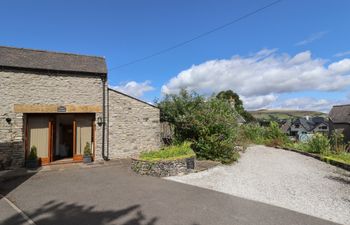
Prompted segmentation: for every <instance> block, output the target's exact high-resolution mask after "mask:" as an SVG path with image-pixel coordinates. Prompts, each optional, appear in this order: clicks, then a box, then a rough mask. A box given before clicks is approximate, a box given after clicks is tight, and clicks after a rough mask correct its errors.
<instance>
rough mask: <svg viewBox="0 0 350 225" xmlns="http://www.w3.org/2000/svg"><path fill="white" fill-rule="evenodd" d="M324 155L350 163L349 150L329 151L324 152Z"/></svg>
mask: <svg viewBox="0 0 350 225" xmlns="http://www.w3.org/2000/svg"><path fill="white" fill-rule="evenodd" d="M323 156H324V157H325V158H328V159H332V160H335V161H339V162H342V163H347V164H350V153H348V152H339V153H332V152H328V153H326V154H323Z"/></svg>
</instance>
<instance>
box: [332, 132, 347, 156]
mask: <svg viewBox="0 0 350 225" xmlns="http://www.w3.org/2000/svg"><path fill="white" fill-rule="evenodd" d="M330 144H331V149H332V151H334V152H336V153H342V152H345V151H346V147H347V146H346V143H345V141H344V134H343V133H342V131H340V130H334V132H333V133H332V135H331V138H330Z"/></svg>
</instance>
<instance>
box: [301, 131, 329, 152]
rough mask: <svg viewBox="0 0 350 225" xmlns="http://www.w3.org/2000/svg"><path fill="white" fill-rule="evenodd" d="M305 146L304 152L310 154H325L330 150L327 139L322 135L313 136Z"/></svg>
mask: <svg viewBox="0 0 350 225" xmlns="http://www.w3.org/2000/svg"><path fill="white" fill-rule="evenodd" d="M306 145H307V146H306V151H308V152H311V153H320V154H327V153H329V152H330V150H331V145H330V141H329V139H328V138H327V137H326V136H324V135H322V134H314V135H313V136H312V138H311V139H310V140H309V141H308V142H307V143H306Z"/></svg>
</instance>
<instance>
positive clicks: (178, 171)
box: [131, 157, 195, 177]
mask: <svg viewBox="0 0 350 225" xmlns="http://www.w3.org/2000/svg"><path fill="white" fill-rule="evenodd" d="M131 168H132V169H133V170H134V171H135V172H136V173H138V174H141V175H150V176H156V177H168V176H176V175H182V174H188V173H190V172H192V171H193V170H194V168H195V157H190V158H184V159H177V160H161V161H146V160H140V159H136V158H133V159H132V162H131Z"/></svg>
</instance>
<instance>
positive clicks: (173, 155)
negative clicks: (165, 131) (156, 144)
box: [140, 142, 195, 160]
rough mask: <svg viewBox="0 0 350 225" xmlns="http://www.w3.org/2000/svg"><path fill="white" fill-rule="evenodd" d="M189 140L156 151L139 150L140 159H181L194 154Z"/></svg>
mask: <svg viewBox="0 0 350 225" xmlns="http://www.w3.org/2000/svg"><path fill="white" fill-rule="evenodd" d="M190 146H191V143H190V142H184V143H182V144H180V145H171V146H167V147H165V148H163V149H161V150H158V151H148V152H141V154H140V159H142V160H162V159H181V158H188V157H193V156H195V153H194V152H193V150H192V149H191V147H190Z"/></svg>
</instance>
